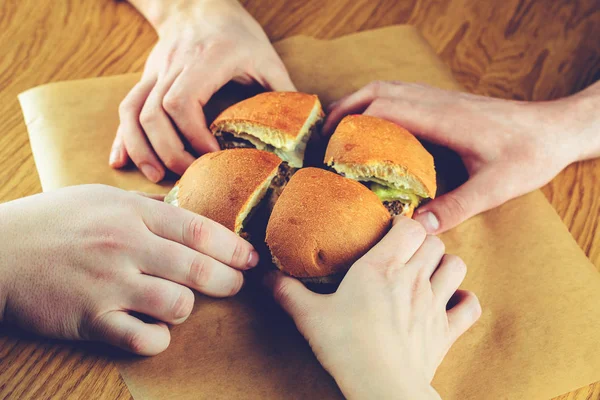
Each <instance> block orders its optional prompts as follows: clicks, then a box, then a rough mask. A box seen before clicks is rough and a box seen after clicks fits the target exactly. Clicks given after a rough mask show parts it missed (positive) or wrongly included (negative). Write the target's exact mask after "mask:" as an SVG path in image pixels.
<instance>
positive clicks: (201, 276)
mask: <svg viewBox="0 0 600 400" xmlns="http://www.w3.org/2000/svg"><path fill="white" fill-rule="evenodd" d="M210 275H211V273H210V268H209V266H208V264H207V259H206V258H205V257H201V256H199V255H197V256H196V257H195V258H194V260H193V261H192V264H191V265H190V269H189V272H188V282H189V283H190V284H191V285H192V287H194V288H204V287H205V286H206V285H207V283H208V281H209V280H210Z"/></svg>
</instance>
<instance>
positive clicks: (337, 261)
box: [266, 168, 391, 278]
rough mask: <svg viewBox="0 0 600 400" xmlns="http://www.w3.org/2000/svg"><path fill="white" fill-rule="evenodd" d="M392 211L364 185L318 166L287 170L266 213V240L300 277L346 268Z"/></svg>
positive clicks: (372, 242)
mask: <svg viewBox="0 0 600 400" xmlns="http://www.w3.org/2000/svg"><path fill="white" fill-rule="evenodd" d="M390 223H391V217H390V215H389V213H388V211H387V210H386V208H385V207H384V206H383V205H382V204H381V201H380V200H379V198H378V197H377V196H376V195H375V194H374V193H373V192H371V191H370V190H369V189H368V188H366V187H365V186H364V185H362V184H360V183H358V182H355V181H353V180H350V179H346V178H343V177H341V176H339V175H337V174H334V173H332V172H328V171H325V170H322V169H317V168H304V169H301V170H299V171H298V172H296V173H295V174H294V176H292V178H291V179H290V181H289V183H288V184H287V186H286V187H285V189H284V190H283V193H282V194H281V196H280V197H279V200H278V201H277V203H275V207H274V209H273V212H272V214H271V218H270V219H269V224H268V226H267V235H266V242H267V245H268V246H269V249H270V250H271V254H272V255H273V260H274V262H275V263H276V264H277V266H278V267H279V268H280V269H282V270H283V271H284V272H286V273H288V274H290V275H292V276H295V277H299V278H307V277H324V276H329V275H334V274H339V273H344V272H346V271H347V270H348V269H349V268H350V267H351V266H352V264H353V263H354V262H355V261H356V260H358V259H359V258H360V257H361V256H362V255H364V254H365V253H366V252H367V251H368V250H369V249H370V248H371V247H372V246H373V245H375V243H377V242H378V241H379V240H380V239H381V238H382V237H383V236H384V235H385V233H386V232H387V231H388V229H389V227H390Z"/></svg>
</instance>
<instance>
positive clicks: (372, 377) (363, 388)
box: [334, 364, 440, 400]
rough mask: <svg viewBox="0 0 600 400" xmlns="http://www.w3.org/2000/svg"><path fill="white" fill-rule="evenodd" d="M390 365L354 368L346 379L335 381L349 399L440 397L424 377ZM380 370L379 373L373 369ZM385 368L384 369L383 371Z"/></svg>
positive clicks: (433, 398)
mask: <svg viewBox="0 0 600 400" xmlns="http://www.w3.org/2000/svg"><path fill="white" fill-rule="evenodd" d="M393 370H394V369H393V368H385V369H382V368H381V365H379V364H378V365H377V367H374V368H367V369H364V370H362V369H361V370H356V371H354V373H353V375H352V376H346V378H348V379H343V380H339V381H338V379H337V377H335V376H334V378H336V381H337V383H338V385H339V387H340V390H341V391H342V392H343V393H344V396H345V397H346V398H348V399H350V400H363V399H402V400H405V399H406V400H409V399H423V400H440V396H439V394H438V393H437V391H436V390H435V389H434V388H433V387H432V386H431V384H430V383H429V382H428V381H427V378H425V377H423V376H420V375H418V374H415V373H414V371H398V370H396V372H395V373H391V371H393ZM375 371H380V372H381V373H379V372H378V373H375ZM386 372H387V373H386Z"/></svg>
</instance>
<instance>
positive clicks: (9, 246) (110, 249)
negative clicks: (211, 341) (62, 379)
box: [0, 185, 258, 355]
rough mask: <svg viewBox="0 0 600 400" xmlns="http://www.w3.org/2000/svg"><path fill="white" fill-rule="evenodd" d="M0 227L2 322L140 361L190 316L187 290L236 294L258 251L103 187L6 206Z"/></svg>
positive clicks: (197, 219) (160, 206)
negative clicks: (113, 349) (103, 345)
mask: <svg viewBox="0 0 600 400" xmlns="http://www.w3.org/2000/svg"><path fill="white" fill-rule="evenodd" d="M0 221H2V229H1V230H0V243H2V252H0V321H2V322H5V323H11V324H14V325H17V326H19V327H21V328H23V329H26V330H29V331H33V332H35V333H38V334H41V335H44V336H50V337H54V338H61V339H71V340H99V341H105V342H107V343H110V344H113V345H115V346H118V347H121V348H123V349H125V350H128V351H131V352H134V353H139V354H143V355H153V354H157V353H160V352H161V351H163V350H164V349H165V348H166V347H167V346H168V345H169V341H170V335H169V329H168V327H167V324H180V323H182V322H183V321H185V319H186V318H187V317H188V316H189V314H190V312H191V310H192V306H193V303H194V294H193V293H192V291H191V290H190V289H189V288H193V289H196V290H198V291H199V292H201V293H204V294H207V295H210V296H216V297H224V296H231V295H234V294H235V293H237V292H238V291H239V290H240V288H241V286H242V283H243V275H242V272H241V270H245V269H248V268H251V267H253V266H255V265H256V264H257V262H258V255H257V254H256V252H255V251H254V249H253V247H252V246H251V245H250V244H249V243H247V242H246V241H244V240H242V239H241V238H240V237H238V236H237V235H235V234H234V233H233V232H231V231H230V230H228V229H225V228H224V227H223V226H221V225H219V224H217V223H215V222H213V221H211V220H209V219H206V218H204V217H201V216H199V215H196V214H194V213H192V212H190V211H186V210H183V209H180V208H177V207H172V206H170V205H168V204H165V203H163V202H161V201H157V200H153V199H150V198H147V197H143V196H139V195H137V194H133V193H129V192H126V191H123V190H119V189H115V188H110V187H106V186H99V185H91V186H90V185H88V186H76V187H71V188H67V189H61V190H58V191H54V192H49V193H44V194H40V195H36V196H32V197H28V198H24V199H20V200H16V201H13V202H9V203H5V204H2V205H0ZM188 287H189V288H188ZM136 314H138V315H139V314H143V315H145V316H149V317H152V318H153V319H154V320H155V321H156V322H144V321H142V319H139V318H137V316H136Z"/></svg>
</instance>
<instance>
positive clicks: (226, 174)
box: [176, 149, 281, 233]
mask: <svg viewBox="0 0 600 400" xmlns="http://www.w3.org/2000/svg"><path fill="white" fill-rule="evenodd" d="M280 163H281V159H280V158H279V157H277V156H276V155H274V154H272V153H269V152H266V151H261V150H256V149H232V150H222V151H217V152H214V153H208V154H205V155H203V156H202V157H200V158H198V159H197V160H196V161H194V163H193V164H192V165H191V166H190V167H189V168H188V169H187V170H186V171H185V173H184V174H183V176H182V177H181V179H180V180H179V182H177V184H176V186H177V187H178V192H177V195H176V196H177V203H178V205H179V207H182V208H185V209H187V210H190V211H193V212H195V213H197V214H200V215H203V216H205V217H207V218H210V219H212V220H213V221H216V222H218V223H220V224H221V225H223V226H225V227H226V228H228V229H230V230H232V231H234V232H236V233H239V232H240V230H241V229H242V224H243V222H244V219H245V216H247V215H248V213H249V212H250V209H251V208H252V207H253V206H255V205H256V204H257V203H258V201H260V197H262V196H261V194H262V195H264V192H266V189H267V188H268V186H269V184H270V183H271V180H272V179H273V177H274V176H275V174H276V173H277V170H278V167H279V164H280Z"/></svg>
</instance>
